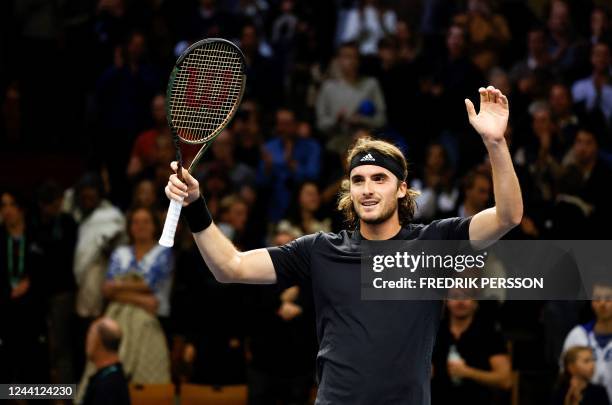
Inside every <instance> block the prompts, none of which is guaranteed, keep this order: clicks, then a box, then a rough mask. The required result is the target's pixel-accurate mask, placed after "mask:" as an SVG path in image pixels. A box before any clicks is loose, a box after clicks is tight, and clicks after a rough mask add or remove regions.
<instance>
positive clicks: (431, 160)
mask: <svg viewBox="0 0 612 405" xmlns="http://www.w3.org/2000/svg"><path fill="white" fill-rule="evenodd" d="M410 188H412V189H414V190H417V191H420V193H421V194H420V195H419V196H418V197H417V198H416V203H417V210H416V213H415V215H414V218H415V219H418V220H419V221H424V222H429V221H431V220H433V219H435V218H442V217H443V218H446V217H447V216H449V215H450V214H451V213H452V212H454V211H455V209H456V208H457V203H458V199H459V189H458V188H457V187H456V186H455V184H454V178H453V169H452V167H451V163H450V161H449V158H448V153H447V152H446V149H445V148H444V146H443V145H442V144H440V143H432V144H431V145H429V148H427V155H426V158H425V169H424V170H423V175H422V178H420V179H414V180H413V181H412V182H411V184H410Z"/></svg>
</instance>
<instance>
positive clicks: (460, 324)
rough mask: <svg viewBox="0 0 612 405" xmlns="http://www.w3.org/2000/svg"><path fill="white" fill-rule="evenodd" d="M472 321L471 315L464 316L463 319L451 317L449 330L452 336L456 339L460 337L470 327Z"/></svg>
mask: <svg viewBox="0 0 612 405" xmlns="http://www.w3.org/2000/svg"><path fill="white" fill-rule="evenodd" d="M473 319H474V317H473V316H472V315H470V316H466V317H465V318H456V317H451V318H450V329H451V332H452V334H453V335H454V336H455V337H457V338H458V337H459V336H461V335H462V334H463V332H465V331H466V330H467V328H468V327H469V326H470V324H471V323H472V320H473Z"/></svg>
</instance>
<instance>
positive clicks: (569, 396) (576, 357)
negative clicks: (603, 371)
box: [552, 346, 610, 405]
mask: <svg viewBox="0 0 612 405" xmlns="http://www.w3.org/2000/svg"><path fill="white" fill-rule="evenodd" d="M594 374H595V359H594V358H593V350H592V349H591V348H590V347H588V346H572V347H570V348H569V349H567V350H566V351H565V353H564V354H563V374H562V376H561V380H560V384H559V386H558V387H557V389H556V390H555V393H554V395H553V400H552V405H580V404H582V405H609V404H610V401H609V400H608V394H607V392H606V389H605V388H604V387H602V386H601V385H597V384H592V383H591V382H590V381H591V379H592V378H593V375H594Z"/></svg>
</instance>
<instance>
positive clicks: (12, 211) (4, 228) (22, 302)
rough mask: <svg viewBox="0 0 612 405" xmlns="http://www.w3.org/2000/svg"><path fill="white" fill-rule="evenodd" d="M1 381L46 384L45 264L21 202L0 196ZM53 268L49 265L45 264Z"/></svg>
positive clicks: (9, 194) (11, 195) (7, 194)
mask: <svg viewBox="0 0 612 405" xmlns="http://www.w3.org/2000/svg"><path fill="white" fill-rule="evenodd" d="M0 218H1V219H2V225H0V238H1V240H2V243H1V244H0V258H2V260H1V261H0V362H1V364H2V366H0V379H1V380H2V381H5V382H7V383H30V384H34V383H37V382H47V381H48V380H49V368H48V363H47V360H46V359H47V357H48V351H47V347H46V324H45V315H46V314H45V300H44V298H45V296H44V280H43V279H42V276H43V274H44V272H45V271H47V270H49V271H51V269H48V268H43V266H44V265H45V264H44V263H43V262H42V260H41V259H42V258H41V256H40V248H38V247H37V245H36V241H35V240H34V233H33V232H32V229H31V228H30V227H29V226H28V224H27V223H26V222H27V221H26V210H25V205H24V200H23V199H22V198H21V196H20V195H19V194H18V193H17V192H14V191H3V192H2V193H0ZM47 266H52V264H50V263H49V264H47Z"/></svg>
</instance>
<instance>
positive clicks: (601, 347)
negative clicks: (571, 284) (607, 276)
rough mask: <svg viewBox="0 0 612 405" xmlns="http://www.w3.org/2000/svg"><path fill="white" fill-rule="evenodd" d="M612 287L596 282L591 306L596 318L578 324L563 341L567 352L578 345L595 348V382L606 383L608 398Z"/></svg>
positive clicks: (611, 375)
mask: <svg viewBox="0 0 612 405" xmlns="http://www.w3.org/2000/svg"><path fill="white" fill-rule="evenodd" d="M611 296H612V288H610V286H609V285H597V284H596V285H595V286H594V287H593V300H592V301H591V307H592V308H593V312H594V313H595V320H593V321H591V322H589V323H586V324H584V325H578V326H576V327H574V329H572V330H571V331H570V333H569V334H568V335H567V337H566V338H565V343H564V344H563V353H564V355H565V353H566V352H567V351H568V350H569V349H570V348H571V347H574V346H587V347H590V348H591V349H592V350H593V354H594V357H595V372H594V373H593V375H592V376H591V378H590V381H591V382H592V383H594V384H601V385H603V386H604V387H605V388H606V390H607V392H608V398H611V397H612V358H611V357H610V352H611V351H612V300H611V299H610V297H611Z"/></svg>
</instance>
